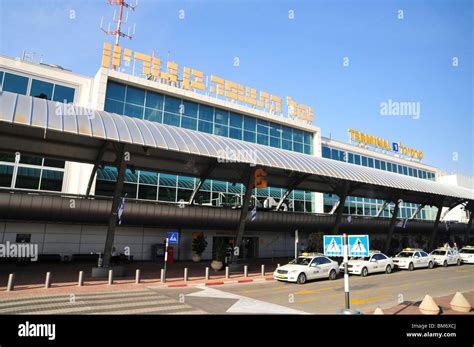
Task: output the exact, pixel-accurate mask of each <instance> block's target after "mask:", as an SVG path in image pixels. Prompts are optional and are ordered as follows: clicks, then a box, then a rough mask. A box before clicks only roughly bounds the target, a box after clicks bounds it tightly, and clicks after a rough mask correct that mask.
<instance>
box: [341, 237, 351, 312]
mask: <svg viewBox="0 0 474 347" xmlns="http://www.w3.org/2000/svg"><path fill="white" fill-rule="evenodd" d="M342 238H343V246H342V247H343V253H344V295H345V303H346V305H345V311H346V312H348V311H350V309H351V304H350V299H349V272H348V271H347V262H348V261H349V249H348V248H349V247H348V246H347V235H346V234H344V235H342Z"/></svg>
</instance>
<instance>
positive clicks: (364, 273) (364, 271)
mask: <svg viewBox="0 0 474 347" xmlns="http://www.w3.org/2000/svg"><path fill="white" fill-rule="evenodd" d="M360 274H361V275H362V277H367V275H368V274H369V270H367V268H366V267H364V268H363V269H362V271H361V273H360Z"/></svg>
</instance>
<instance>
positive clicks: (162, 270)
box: [160, 269, 166, 283]
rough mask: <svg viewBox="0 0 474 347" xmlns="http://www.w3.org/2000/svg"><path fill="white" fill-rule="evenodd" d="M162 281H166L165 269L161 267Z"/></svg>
mask: <svg viewBox="0 0 474 347" xmlns="http://www.w3.org/2000/svg"><path fill="white" fill-rule="evenodd" d="M160 282H161V283H165V282H166V280H165V269H161V274H160Z"/></svg>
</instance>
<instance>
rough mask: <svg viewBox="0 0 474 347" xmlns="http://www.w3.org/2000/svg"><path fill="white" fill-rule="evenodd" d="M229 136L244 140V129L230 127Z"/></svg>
mask: <svg viewBox="0 0 474 347" xmlns="http://www.w3.org/2000/svg"><path fill="white" fill-rule="evenodd" d="M229 137H231V138H233V139H237V140H242V130H241V129H236V128H230V129H229Z"/></svg>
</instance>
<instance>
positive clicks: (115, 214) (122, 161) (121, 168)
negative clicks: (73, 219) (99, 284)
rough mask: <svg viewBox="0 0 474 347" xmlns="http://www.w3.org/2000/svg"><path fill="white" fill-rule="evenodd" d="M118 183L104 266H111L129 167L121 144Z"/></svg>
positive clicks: (108, 230)
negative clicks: (127, 168) (126, 170)
mask: <svg viewBox="0 0 474 347" xmlns="http://www.w3.org/2000/svg"><path fill="white" fill-rule="evenodd" d="M116 165H117V171H118V173H117V182H116V183H115V189H114V196H113V199H112V209H111V211H110V217H109V224H108V228H107V237H106V239H105V247H104V258H103V266H104V267H108V266H109V265H110V256H111V254H112V247H113V244H114V238H115V228H116V226H117V221H118V208H119V205H120V199H121V197H122V190H123V182H124V178H125V169H126V167H127V164H126V161H125V144H119V145H118V148H117V161H116Z"/></svg>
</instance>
